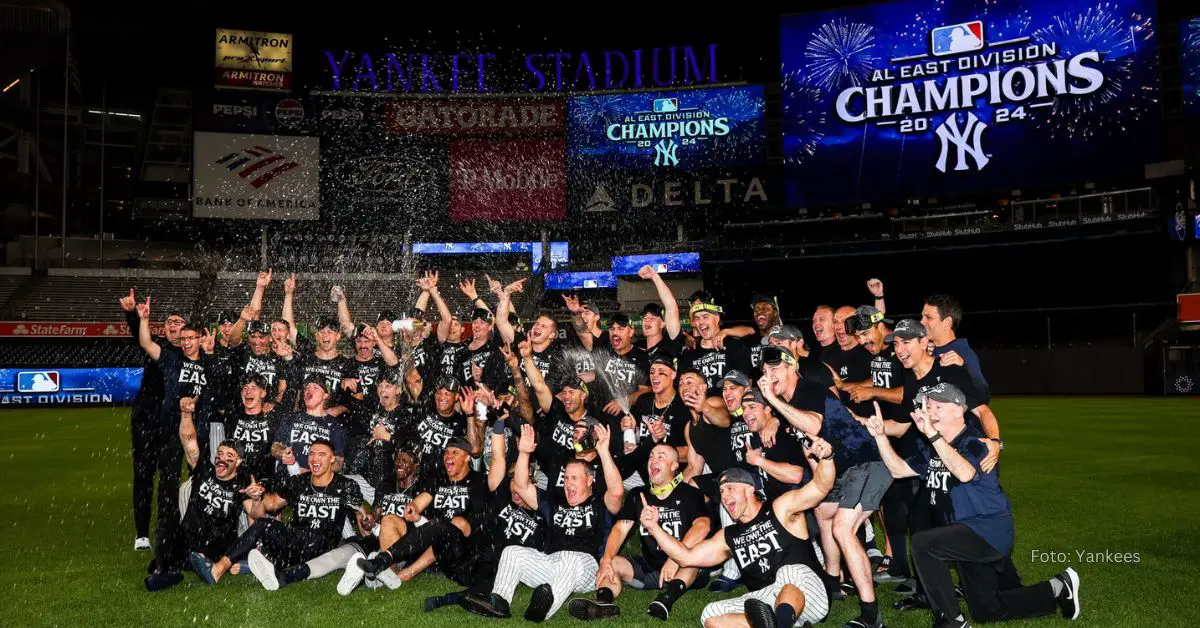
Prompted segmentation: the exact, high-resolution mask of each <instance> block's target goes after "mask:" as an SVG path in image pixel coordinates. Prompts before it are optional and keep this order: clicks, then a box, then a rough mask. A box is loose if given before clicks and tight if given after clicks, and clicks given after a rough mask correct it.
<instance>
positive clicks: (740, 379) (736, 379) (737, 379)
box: [721, 369, 750, 388]
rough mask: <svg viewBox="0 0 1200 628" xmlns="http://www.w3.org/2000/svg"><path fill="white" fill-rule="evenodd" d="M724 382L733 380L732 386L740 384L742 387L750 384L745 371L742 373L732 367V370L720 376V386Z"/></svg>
mask: <svg viewBox="0 0 1200 628" xmlns="http://www.w3.org/2000/svg"><path fill="white" fill-rule="evenodd" d="M725 382H733V385H734V386H741V387H742V388H746V387H749V386H750V376H749V375H746V374H745V373H743V372H741V371H739V370H737V369H734V370H732V371H729V372H728V373H726V374H725V377H722V378H721V385H722V386H723V385H725Z"/></svg>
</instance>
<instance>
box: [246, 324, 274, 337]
mask: <svg viewBox="0 0 1200 628" xmlns="http://www.w3.org/2000/svg"><path fill="white" fill-rule="evenodd" d="M246 333H247V334H265V335H268V336H269V335H271V324H270V323H268V322H266V321H250V322H249V323H246Z"/></svg>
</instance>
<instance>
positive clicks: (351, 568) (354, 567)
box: [337, 552, 366, 595]
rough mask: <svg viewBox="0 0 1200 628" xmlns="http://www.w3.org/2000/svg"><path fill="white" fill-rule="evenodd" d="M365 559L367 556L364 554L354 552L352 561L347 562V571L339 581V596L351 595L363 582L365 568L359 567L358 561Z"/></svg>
mask: <svg viewBox="0 0 1200 628" xmlns="http://www.w3.org/2000/svg"><path fill="white" fill-rule="evenodd" d="M365 559H366V556H363V553H362V552H354V555H353V556H351V557H350V560H348V561H346V571H345V572H344V573H343V574H342V579H341V580H338V585H337V592H338V595H350V592H351V591H353V590H354V589H355V588H356V587H357V586H358V583H360V582H362V581H363V568H362V567H359V566H358V561H360V560H365Z"/></svg>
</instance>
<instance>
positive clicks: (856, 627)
mask: <svg viewBox="0 0 1200 628" xmlns="http://www.w3.org/2000/svg"><path fill="white" fill-rule="evenodd" d="M845 628H885V626H884V624H883V613H875V619H874V621H872V620H870V619H867V618H866V616H864V615H859V616H858V617H855V618H854V619H851V620H850V621H848V622H846V626H845Z"/></svg>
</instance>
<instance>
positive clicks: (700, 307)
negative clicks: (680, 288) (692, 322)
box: [688, 301, 725, 316]
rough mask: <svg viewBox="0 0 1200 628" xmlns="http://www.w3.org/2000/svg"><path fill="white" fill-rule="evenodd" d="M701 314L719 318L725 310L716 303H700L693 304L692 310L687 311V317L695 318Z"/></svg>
mask: <svg viewBox="0 0 1200 628" xmlns="http://www.w3.org/2000/svg"><path fill="white" fill-rule="evenodd" d="M701 312H709V313H712V314H716V315H718V316H720V315H721V314H724V313H725V308H723V307H721V306H719V305H717V304H716V303H706V302H703V301H702V302H699V303H693V304H692V309H691V310H689V312H688V315H689V316H695V315H697V314H699V313H701Z"/></svg>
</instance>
